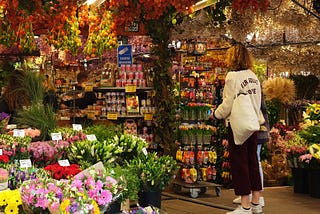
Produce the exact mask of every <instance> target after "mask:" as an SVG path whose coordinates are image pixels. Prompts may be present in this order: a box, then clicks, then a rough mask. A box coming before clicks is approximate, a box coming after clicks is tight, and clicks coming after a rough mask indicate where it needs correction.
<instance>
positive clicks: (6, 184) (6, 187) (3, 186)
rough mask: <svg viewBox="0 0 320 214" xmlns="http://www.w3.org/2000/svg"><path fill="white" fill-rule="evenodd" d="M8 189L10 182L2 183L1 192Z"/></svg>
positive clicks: (0, 185) (0, 184)
mask: <svg viewBox="0 0 320 214" xmlns="http://www.w3.org/2000/svg"><path fill="white" fill-rule="evenodd" d="M6 189H8V181H5V182H1V183H0V191H2V190H6Z"/></svg>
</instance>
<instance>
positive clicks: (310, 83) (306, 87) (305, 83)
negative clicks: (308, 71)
mask: <svg viewBox="0 0 320 214" xmlns="http://www.w3.org/2000/svg"><path fill="white" fill-rule="evenodd" d="M289 78H290V79H292V80H293V81H294V84H295V86H296V96H297V99H308V100H309V99H311V98H312V97H313V96H314V94H315V91H316V88H317V87H318V85H319V79H318V78H317V77H316V76H315V75H308V76H305V75H290V77H289Z"/></svg>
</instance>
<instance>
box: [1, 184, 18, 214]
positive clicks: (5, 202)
mask: <svg viewBox="0 0 320 214" xmlns="http://www.w3.org/2000/svg"><path fill="white" fill-rule="evenodd" d="M20 205H22V200H21V195H20V192H19V190H9V189H8V190H4V191H1V192H0V210H1V211H2V212H4V213H6V214H7V213H10V214H18V213H19V210H20V208H21V206H20Z"/></svg>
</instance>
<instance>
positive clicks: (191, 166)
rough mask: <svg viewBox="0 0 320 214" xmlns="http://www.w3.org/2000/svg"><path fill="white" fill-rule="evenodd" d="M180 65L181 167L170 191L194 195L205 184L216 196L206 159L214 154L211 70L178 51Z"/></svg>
mask: <svg viewBox="0 0 320 214" xmlns="http://www.w3.org/2000/svg"><path fill="white" fill-rule="evenodd" d="M188 52H189V50H188ZM191 52H192V51H191ZM193 53H194V52H193ZM202 53H204V52H201V54H202ZM180 67H181V70H180V71H179V73H178V75H177V76H178V77H177V81H178V83H179V86H180V102H179V107H178V109H179V112H180V119H181V124H180V125H179V130H180V139H179V141H180V145H181V146H180V148H179V150H178V152H177V156H176V159H177V160H178V161H179V164H181V170H180V172H179V173H178V176H177V177H176V179H175V180H174V181H173V190H174V192H175V193H180V192H181V190H182V188H187V189H189V191H190V196H191V197H192V198H197V197H198V196H199V194H201V193H205V192H206V191H207V189H208V188H209V187H214V188H215V191H216V195H217V196H220V195H221V189H220V187H221V185H219V184H217V183H214V181H215V177H216V174H215V160H213V159H212V158H210V157H212V156H213V154H216V153H215V151H214V148H213V145H212V135H213V131H212V130H211V129H209V128H208V127H213V126H212V125H210V124H209V123H210V120H209V115H210V113H211V110H212V107H213V102H214V92H215V88H214V85H213V84H212V82H211V81H210V79H211V78H212V76H214V71H213V70H212V67H211V64H210V63H209V62H203V61H202V62H198V55H194V54H192V53H191V54H189V55H187V54H182V56H181V64H180Z"/></svg>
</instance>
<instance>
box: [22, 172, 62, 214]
mask: <svg viewBox="0 0 320 214" xmlns="http://www.w3.org/2000/svg"><path fill="white" fill-rule="evenodd" d="M67 187H68V180H61V181H57V180H54V179H47V178H41V179H40V178H36V179H32V180H28V181H25V182H23V184H22V185H21V187H20V193H21V198H22V202H23V203H22V206H23V209H24V211H25V212H26V213H49V207H52V208H53V209H55V208H58V207H59V205H60V202H61V201H62V199H63V198H64V197H65V194H66V193H65V192H66V191H68V189H67Z"/></svg>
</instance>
